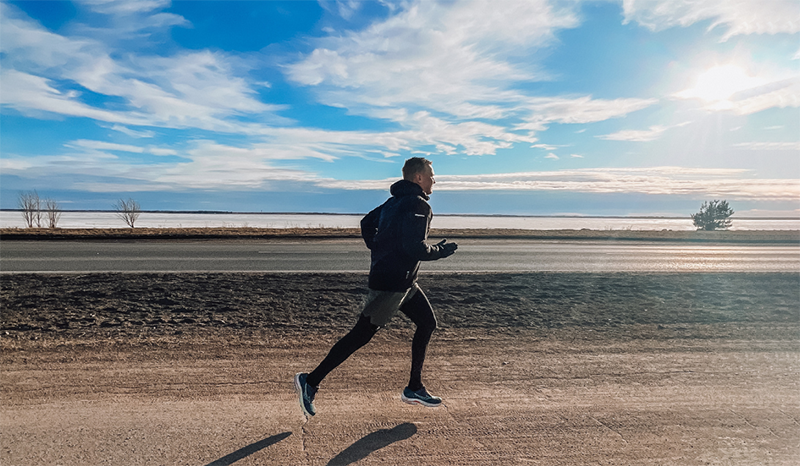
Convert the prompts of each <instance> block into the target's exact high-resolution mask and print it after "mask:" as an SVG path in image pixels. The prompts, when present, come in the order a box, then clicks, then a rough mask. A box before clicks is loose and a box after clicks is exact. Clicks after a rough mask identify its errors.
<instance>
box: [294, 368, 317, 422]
mask: <svg viewBox="0 0 800 466" xmlns="http://www.w3.org/2000/svg"><path fill="white" fill-rule="evenodd" d="M300 374H302V372H298V373H297V374H295V375H294V391H296V392H297V399H298V401H300V409H301V410H303V414H304V415H305V416H306V417H311V416H313V414H311V413H309V412H308V411H307V410H306V404H305V403H303V386H302V385H300Z"/></svg>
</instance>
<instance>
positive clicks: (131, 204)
mask: <svg viewBox="0 0 800 466" xmlns="http://www.w3.org/2000/svg"><path fill="white" fill-rule="evenodd" d="M114 210H116V211H117V217H119V218H121V219H122V221H123V222H125V224H127V225H128V226H129V227H131V228H133V227H134V224H135V223H136V220H137V219H138V218H139V214H140V213H141V211H140V210H141V208H140V207H139V203H138V202H136V201H134V200H133V199H131V198H128V200H127V201H126V200H125V199H120V200H119V201H117V203H116V204H114Z"/></svg>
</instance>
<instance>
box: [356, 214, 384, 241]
mask: <svg viewBox="0 0 800 466" xmlns="http://www.w3.org/2000/svg"><path fill="white" fill-rule="evenodd" d="M381 207H383V206H382V205H381V206H378V207H376V208H375V209H372V211H371V212H370V213H368V214H367V215H365V216H364V218H362V219H361V237H362V238H364V243H366V245H367V247H368V248H369V249H372V246H373V245H374V244H375V235H377V234H378V222H379V221H380V219H381Z"/></svg>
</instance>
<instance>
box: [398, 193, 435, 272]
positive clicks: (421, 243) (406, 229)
mask: <svg viewBox="0 0 800 466" xmlns="http://www.w3.org/2000/svg"><path fill="white" fill-rule="evenodd" d="M403 215H404V218H403V223H402V225H403V226H402V229H403V230H402V236H401V243H402V248H403V252H404V253H405V254H407V255H408V256H410V257H412V258H413V259H415V260H419V261H433V260H436V259H439V258H441V257H442V254H441V251H440V250H439V249H440V248H439V246H436V245H429V244H427V243H426V242H425V241H426V240H427V239H428V229H429V228H430V224H431V219H432V218H433V212H432V211H431V207H430V206H429V205H428V203H427V202H425V201H423V200H422V199H417V202H415V203H414V204H413V205H412V206H411V208H410V209H408V210H406V211H405V212H404V214H403Z"/></svg>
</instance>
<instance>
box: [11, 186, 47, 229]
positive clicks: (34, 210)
mask: <svg viewBox="0 0 800 466" xmlns="http://www.w3.org/2000/svg"><path fill="white" fill-rule="evenodd" d="M17 203H18V204H19V208H20V209H21V210H22V218H24V219H25V225H27V226H28V228H33V227H37V228H41V227H42V200H41V199H40V198H39V193H37V192H36V191H35V190H34V191H24V192H21V193H19V198H18V200H17Z"/></svg>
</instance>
